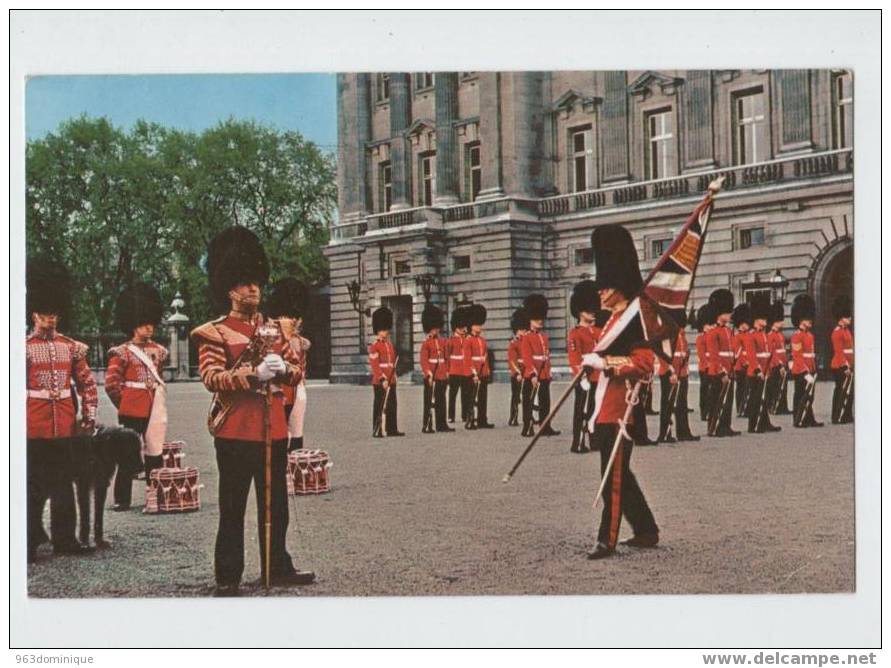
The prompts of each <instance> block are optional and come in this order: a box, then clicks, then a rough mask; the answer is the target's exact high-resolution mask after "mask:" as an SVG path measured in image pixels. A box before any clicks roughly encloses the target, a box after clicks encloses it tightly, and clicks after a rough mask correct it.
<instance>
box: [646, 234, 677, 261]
mask: <svg viewBox="0 0 891 668" xmlns="http://www.w3.org/2000/svg"><path fill="white" fill-rule="evenodd" d="M672 241H674V239H672V238H671V237H665V238H663V239H650V259H651V260H658V259H659V258H660V257H662V256H663V255H664V254H665V251H667V250H668V247H669V246H671V242H672Z"/></svg>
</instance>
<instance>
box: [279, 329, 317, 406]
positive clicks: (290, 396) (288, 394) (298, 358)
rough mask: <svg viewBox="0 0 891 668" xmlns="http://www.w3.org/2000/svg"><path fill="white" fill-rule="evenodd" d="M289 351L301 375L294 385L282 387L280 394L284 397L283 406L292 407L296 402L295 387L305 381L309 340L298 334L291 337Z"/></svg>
mask: <svg viewBox="0 0 891 668" xmlns="http://www.w3.org/2000/svg"><path fill="white" fill-rule="evenodd" d="M290 345H291V349H292V350H293V352H294V360H295V362H296V364H297V366H298V367H300V369H302V370H303V372H304V373H303V374H302V375H301V377H300V381H299V382H298V383H297V384H296V385H287V384H286V385H282V386H281V388H282V394H283V395H284V401H285V406H293V405H294V402H295V401H296V400H297V385H299V384H300V383H303V382H305V380H306V373H305V371H306V351H307V350H309V347H310V345H311V344H310V341H309V339H305V338H303V337H302V336H300V335H299V334H295V335H294V336H292V337H291V340H290Z"/></svg>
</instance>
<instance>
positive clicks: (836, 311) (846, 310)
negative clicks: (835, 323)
mask: <svg viewBox="0 0 891 668" xmlns="http://www.w3.org/2000/svg"><path fill="white" fill-rule="evenodd" d="M852 313H853V309H851V298H850V297H848V296H847V295H839V296H838V297H836V298H835V299H834V300H833V302H832V317H833V318H835V319H836V320H840V319H841V318H850V317H851V315H852Z"/></svg>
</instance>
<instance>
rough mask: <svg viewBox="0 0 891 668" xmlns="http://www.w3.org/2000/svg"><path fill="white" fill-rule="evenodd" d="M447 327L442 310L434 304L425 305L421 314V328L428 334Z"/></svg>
mask: <svg viewBox="0 0 891 668" xmlns="http://www.w3.org/2000/svg"><path fill="white" fill-rule="evenodd" d="M444 325H445V316H444V315H443V313H442V309H441V308H439V307H438V306H434V305H433V304H424V310H423V312H422V313H421V327H423V328H424V333H425V334H427V333H429V332H430V330H432V329H442V328H443V326H444Z"/></svg>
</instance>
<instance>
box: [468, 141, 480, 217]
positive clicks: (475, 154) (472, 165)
mask: <svg viewBox="0 0 891 668" xmlns="http://www.w3.org/2000/svg"><path fill="white" fill-rule="evenodd" d="M464 151H465V156H466V158H465V162H466V167H467V192H468V194H469V195H470V201H471V202H473V201H476V198H477V196H478V195H479V194H480V190H482V186H483V172H482V157H481V154H480V143H479V142H471V143H469V144H466V145H465V148H464Z"/></svg>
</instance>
